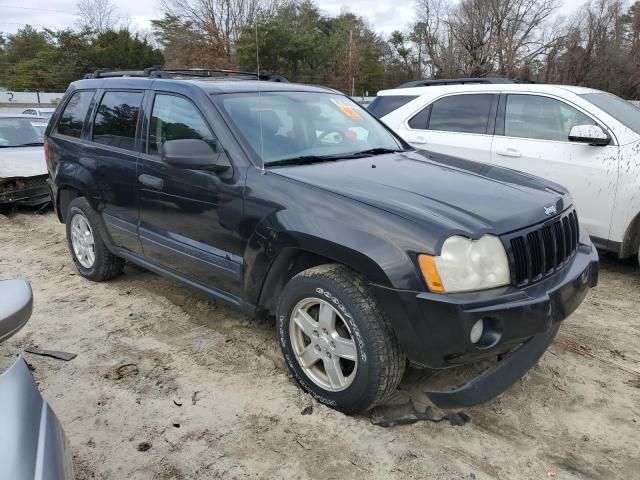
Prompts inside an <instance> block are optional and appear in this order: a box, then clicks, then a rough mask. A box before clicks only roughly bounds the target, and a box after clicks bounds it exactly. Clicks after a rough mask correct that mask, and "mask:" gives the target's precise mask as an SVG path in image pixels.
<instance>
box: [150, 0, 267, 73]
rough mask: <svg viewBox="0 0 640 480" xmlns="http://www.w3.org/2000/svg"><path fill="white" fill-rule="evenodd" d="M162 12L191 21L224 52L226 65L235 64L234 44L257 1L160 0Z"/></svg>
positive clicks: (252, 12)
mask: <svg viewBox="0 0 640 480" xmlns="http://www.w3.org/2000/svg"><path fill="white" fill-rule="evenodd" d="M161 5H162V8H163V10H164V12H165V13H166V14H168V15H170V16H174V17H177V18H182V19H185V20H187V21H189V22H191V23H192V24H193V25H194V26H195V27H196V28H197V29H199V30H200V31H201V32H202V34H203V35H205V36H206V37H207V38H208V43H210V44H211V45H214V46H215V48H216V49H219V50H220V51H221V52H223V56H224V57H225V58H226V63H227V66H231V65H233V64H234V54H235V43H236V42H237V40H238V38H239V36H240V34H241V33H242V30H243V29H244V28H245V27H246V26H247V25H250V24H251V23H252V22H253V21H254V19H255V18H256V15H257V13H258V11H259V8H260V6H261V2H260V0H161Z"/></svg>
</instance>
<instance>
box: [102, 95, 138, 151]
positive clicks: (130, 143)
mask: <svg viewBox="0 0 640 480" xmlns="http://www.w3.org/2000/svg"><path fill="white" fill-rule="evenodd" d="M141 102H142V92H106V93H105V94H104V96H103V97H102V101H101V102H100V106H99V107H98V112H97V113H96V119H95V121H94V124H93V141H94V142H97V143H102V144H104V145H110V146H112V147H118V148H124V149H126V150H135V145H136V125H137V124H138V112H139V111H140V104H141Z"/></svg>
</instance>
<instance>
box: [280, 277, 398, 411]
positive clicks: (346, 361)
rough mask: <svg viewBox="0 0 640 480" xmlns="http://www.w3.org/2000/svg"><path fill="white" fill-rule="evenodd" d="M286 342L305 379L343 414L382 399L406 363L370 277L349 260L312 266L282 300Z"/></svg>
mask: <svg viewBox="0 0 640 480" xmlns="http://www.w3.org/2000/svg"><path fill="white" fill-rule="evenodd" d="M277 327H278V336H279V339H280V346H281V348H282V352H283V354H284V357H285V360H286V362H287V365H288V366H289V369H290V370H291V372H292V373H293V375H294V377H295V379H296V381H297V382H298V384H299V385H300V386H301V387H302V388H303V389H304V390H306V391H307V392H309V393H310V394H311V395H312V396H313V397H314V398H316V399H317V400H318V401H319V402H321V403H324V404H326V405H328V406H330V407H332V408H335V409H337V410H340V411H342V412H344V413H349V414H351V413H359V412H363V411H366V410H368V409H370V408H373V407H374V406H376V405H378V404H381V403H383V402H384V401H385V400H387V399H388V397H389V396H390V395H391V394H392V393H393V392H394V391H395V390H396V388H397V386H398V384H399V383H400V380H401V379H402V375H403V373H404V368H405V364H406V358H405V356H404V354H403V353H402V351H401V349H400V346H399V344H398V340H397V338H396V336H395V333H394V332H393V330H392V329H391V328H390V327H389V326H388V325H387V322H386V320H385V318H384V315H383V312H382V310H381V308H380V306H379V305H378V302H377V300H376V299H375V297H374V296H373V294H372V293H371V292H370V290H369V288H368V286H367V285H366V282H365V280H364V279H363V278H362V277H361V276H360V275H358V274H356V273H355V272H353V271H352V270H350V269H349V268H347V267H345V266H343V265H337V264H330V265H321V266H318V267H314V268H311V269H309V270H305V271H304V272H301V273H299V274H298V275H296V276H295V277H293V278H292V279H291V280H290V281H289V283H287V285H286V286H285V288H284V290H283V292H282V295H281V296H280V299H279V301H278V308H277Z"/></svg>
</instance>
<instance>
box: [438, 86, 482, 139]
mask: <svg viewBox="0 0 640 480" xmlns="http://www.w3.org/2000/svg"><path fill="white" fill-rule="evenodd" d="M492 102H493V94H486V95H485V94H477V95H452V96H450V97H444V98H441V99H440V100H436V101H435V102H434V103H433V104H432V106H431V117H430V118H429V130H442V131H447V132H461V133H487V124H488V123H489V113H490V112H491V103H492Z"/></svg>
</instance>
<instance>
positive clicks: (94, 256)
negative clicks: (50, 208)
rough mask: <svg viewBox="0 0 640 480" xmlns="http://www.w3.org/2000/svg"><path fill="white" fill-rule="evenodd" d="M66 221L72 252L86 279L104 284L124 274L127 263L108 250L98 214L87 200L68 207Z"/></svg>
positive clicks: (74, 201) (82, 198)
mask: <svg viewBox="0 0 640 480" xmlns="http://www.w3.org/2000/svg"><path fill="white" fill-rule="evenodd" d="M65 219H66V225H67V242H68V244H69V251H70V252H71V257H72V258H73V262H74V263H75V265H76V268H77V269H78V271H79V272H80V274H81V275H82V276H83V277H85V278H88V279H89V280H93V281H96V282H101V281H104V280H109V279H111V278H113V277H115V276H117V275H119V274H120V273H122V270H123V269H124V260H123V259H122V258H120V257H117V256H115V255H113V254H112V253H111V252H110V251H109V250H108V249H107V246H106V244H105V242H104V240H103V239H104V238H105V237H106V232H105V231H104V227H103V226H102V223H101V221H100V217H99V215H98V212H96V211H95V210H94V209H93V208H92V207H91V205H90V204H89V202H88V201H87V200H86V199H85V198H84V197H79V198H76V199H74V200H73V201H72V202H71V203H70V204H69V208H68V210H67V214H66V215H65Z"/></svg>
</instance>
